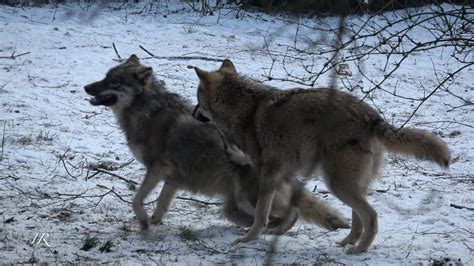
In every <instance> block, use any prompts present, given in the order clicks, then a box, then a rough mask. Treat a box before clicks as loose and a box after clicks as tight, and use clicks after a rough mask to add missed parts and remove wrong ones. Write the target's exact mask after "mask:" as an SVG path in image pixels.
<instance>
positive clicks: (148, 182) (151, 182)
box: [132, 170, 160, 231]
mask: <svg viewBox="0 0 474 266" xmlns="http://www.w3.org/2000/svg"><path fill="white" fill-rule="evenodd" d="M159 181H160V179H159V178H158V177H156V176H155V175H154V174H152V171H150V170H148V171H147V173H146V175H145V179H144V180H143V183H142V185H141V186H140V189H139V190H138V192H137V194H136V195H135V198H134V199H133V202H132V206H133V211H134V212H135V215H136V217H137V220H138V222H139V223H140V229H141V230H142V231H144V230H146V229H148V216H147V214H146V211H145V208H143V200H144V199H145V197H146V196H147V195H148V194H149V193H150V192H151V191H152V190H153V189H154V188H155V186H156V185H157V184H158V182H159Z"/></svg>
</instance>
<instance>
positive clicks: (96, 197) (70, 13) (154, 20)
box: [0, 3, 474, 265]
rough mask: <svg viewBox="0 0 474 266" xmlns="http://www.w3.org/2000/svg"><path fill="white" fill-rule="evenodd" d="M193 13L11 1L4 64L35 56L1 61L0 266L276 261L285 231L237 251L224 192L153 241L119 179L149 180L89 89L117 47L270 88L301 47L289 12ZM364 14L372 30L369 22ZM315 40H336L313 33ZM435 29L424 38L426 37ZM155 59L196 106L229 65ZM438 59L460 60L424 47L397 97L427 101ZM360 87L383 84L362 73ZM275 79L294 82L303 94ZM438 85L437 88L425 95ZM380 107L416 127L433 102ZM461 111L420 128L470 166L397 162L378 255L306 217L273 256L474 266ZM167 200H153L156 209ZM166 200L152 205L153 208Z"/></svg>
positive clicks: (468, 77) (176, 211)
mask: <svg viewBox="0 0 474 266" xmlns="http://www.w3.org/2000/svg"><path fill="white" fill-rule="evenodd" d="M186 7H187V5H186V4H185V3H175V4H173V3H169V5H168V6H167V7H165V6H161V7H158V8H157V9H156V10H157V12H156V13H153V12H152V13H150V14H134V13H133V11H134V9H121V10H115V11H113V10H112V9H108V8H99V9H97V7H95V6H91V7H90V8H84V7H82V8H81V7H80V6H78V5H61V6H59V7H58V8H53V7H49V6H47V7H41V8H11V7H6V6H0V56H10V55H11V54H12V53H13V52H15V54H16V55H19V54H21V53H26V52H29V54H26V55H22V56H18V57H16V58H15V59H7V58H1V59H0V67H1V69H0V103H1V110H2V111H1V112H0V130H1V132H2V150H1V155H0V156H1V161H0V206H1V208H0V215H1V217H2V219H3V226H2V227H1V229H0V262H2V263H21V262H58V263H66V262H94V263H115V262H118V263H153V262H154V263H160V264H165V263H166V264H168V263H174V264H199V263H204V264H208V263H239V264H262V263H264V262H265V258H266V254H267V252H268V251H269V249H270V246H271V242H272V239H273V237H272V236H269V235H263V236H262V237H260V238H259V239H258V240H256V241H252V242H250V243H247V244H240V245H238V246H235V245H232V241H234V240H235V239H236V238H237V237H239V236H241V235H243V234H244V232H245V231H244V229H242V228H239V227H237V226H234V225H232V224H231V223H229V222H227V221H225V220H224V219H223V218H222V217H221V216H220V213H219V208H220V206H219V204H218V203H219V199H208V198H206V197H201V196H199V195H192V194H190V193H187V192H184V191H183V192H182V193H180V196H181V197H182V198H181V199H176V200H175V201H174V202H173V205H172V207H171V209H170V211H169V213H168V214H167V216H166V217H165V219H164V221H163V224H162V225H159V226H153V227H152V228H151V230H150V232H149V233H148V234H147V235H144V234H142V233H140V232H139V229H138V224H137V222H136V221H135V220H134V215H133V212H132V209H131V205H130V201H131V199H132V198H133V195H134V193H135V191H134V190H133V189H134V188H133V186H130V185H128V184H127V182H125V181H123V180H121V179H120V178H118V177H116V176H114V175H111V174H108V173H113V174H115V175H118V176H120V177H123V178H125V179H128V180H132V181H135V182H137V183H140V181H141V180H142V178H143V175H144V170H143V168H142V167H141V165H140V164H139V163H138V162H136V161H134V160H133V157H132V155H131V153H130V152H129V150H128V148H127V146H126V145H125V139H124V137H123V135H122V133H121V132H120V130H119V129H118V127H117V124H116V123H115V119H114V117H113V114H112V112H111V111H110V110H107V109H106V108H100V107H94V106H91V105H90V104H89V103H88V101H87V100H86V99H87V95H86V94H85V92H84V91H83V86H84V85H86V84H89V83H91V82H93V81H97V80H99V79H102V78H103V76H104V75H105V73H106V71H107V70H108V69H109V68H110V67H112V66H114V65H116V64H117V62H116V61H115V60H116V59H117V55H116V54H115V52H114V50H113V48H112V43H114V44H115V45H116V47H117V50H118V53H119V54H120V55H121V56H122V57H123V58H127V57H128V56H130V55H131V54H137V55H138V56H139V57H141V58H147V57H149V55H148V54H146V53H145V52H144V51H143V50H142V49H140V48H139V45H141V46H143V47H144V48H145V49H147V50H149V51H150V52H152V53H154V54H155V55H156V56H162V57H171V56H202V57H208V58H220V59H224V58H230V59H232V60H233V62H234V63H235V65H236V67H237V70H238V71H239V72H240V73H243V74H245V75H249V76H250V77H253V78H255V79H258V80H262V81H263V80H265V78H264V75H266V74H268V71H269V69H270V66H271V64H272V60H271V58H270V56H268V53H267V49H266V47H265V40H267V41H269V43H270V46H269V50H271V52H272V53H275V54H276V53H282V54H283V53H284V52H285V48H284V47H283V46H282V45H281V44H287V45H290V44H292V43H293V41H294V35H295V31H296V26H295V24H294V19H292V18H289V17H286V16H284V15H274V16H270V15H266V14H263V13H257V12H246V13H245V15H244V17H243V18H235V15H236V11H235V10H227V9H224V10H223V11H222V12H221V13H219V14H215V15H214V16H201V15H200V14H198V13H197V12H190V11H189V10H184V9H185V8H186ZM139 10H140V9H139ZM135 11H136V10H135ZM348 19H349V20H350V21H353V22H354V23H356V22H357V18H354V17H350V18H348ZM337 21H338V18H334V17H327V18H313V19H312V20H309V22H308V23H312V24H314V25H319V27H325V26H326V25H327V26H328V27H332V28H336V27H337ZM313 31H314V30H313ZM300 34H301V36H309V35H311V34H316V35H318V34H319V35H324V34H326V33H325V32H324V31H323V30H321V31H320V32H315V33H312V32H311V29H300ZM425 35H426V34H424V33H423V34H422V33H420V34H419V35H418V34H417V36H419V38H425V37H424V36H425ZM328 38H329V37H328ZM426 38H428V36H426ZM279 44H280V45H279ZM321 45H323V44H321ZM307 59H308V60H309V58H307ZM281 60H282V58H281V57H277V62H276V64H275V67H274V69H273V70H272V75H274V76H276V77H280V78H284V77H285V71H284V70H283V68H282V67H281ZM142 62H143V63H144V64H147V65H150V66H152V67H153V69H154V72H155V74H156V75H157V77H158V78H160V79H163V80H165V82H166V83H167V85H168V88H169V89H170V90H173V91H175V92H177V93H179V94H181V95H183V96H185V97H186V98H188V99H190V100H191V101H192V102H196V97H195V93H196V87H197V83H198V79H197V77H196V76H195V74H194V72H193V71H192V70H189V69H187V68H186V67H187V65H197V66H199V67H200V68H202V69H208V70H211V69H215V68H217V67H218V66H219V63H217V62H213V61H205V60H171V59H165V58H162V59H157V58H148V59H143V60H142ZM287 63H288V62H287ZM323 63H324V61H321V62H317V64H323ZM289 64H291V67H292V68H291V71H293V74H295V75H303V73H304V72H303V71H302V69H301V67H300V64H299V62H298V61H297V60H294V62H290V63H289ZM381 64H383V58H382V57H369V58H366V59H365V65H366V68H368V69H370V72H368V73H369V74H370V75H371V76H372V77H374V78H375V77H378V76H380V77H382V76H383V71H382V72H381V71H380V68H381ZM288 66H289V65H287V68H288ZM382 66H383V65H382ZM433 66H436V71H439V72H447V71H450V70H452V69H455V68H456V67H457V65H456V64H455V62H454V61H453V59H451V58H449V56H447V54H441V53H437V52H436V51H435V52H429V51H428V52H420V53H417V54H416V55H414V56H413V57H412V58H410V59H409V60H408V61H407V62H405V63H404V64H403V65H402V66H401V67H400V69H399V70H398V71H397V72H396V73H395V75H394V76H392V77H391V78H390V79H389V80H388V81H387V83H385V84H384V88H386V89H387V90H389V91H392V90H393V87H395V86H396V88H397V90H398V91H399V92H401V93H403V94H404V95H410V96H412V97H419V96H420V95H421V96H423V93H426V91H425V90H428V91H431V90H430V88H431V89H432V88H433V87H434V85H433V84H435V83H436V81H437V77H436V76H435V75H434V74H433ZM350 67H351V70H352V72H355V71H356V69H355V68H353V66H350ZM473 74H474V72H473V69H472V67H471V68H468V69H467V70H465V71H464V72H463V73H462V74H461V75H460V76H459V77H458V78H457V79H456V82H455V83H454V84H452V85H451V88H454V89H455V90H456V91H457V92H462V95H463V96H464V97H465V98H470V97H471V99H472V97H473V96H474V92H473V90H472V85H473V84H474V83H473V80H474V75H473ZM329 79H330V76H329V74H328V75H325V76H323V77H322V78H321V80H320V81H319V82H318V85H322V86H324V85H327V84H328V82H329ZM350 79H352V81H353V82H354V83H357V82H359V83H361V84H362V86H365V87H367V86H369V85H370V84H368V83H367V82H366V81H365V82H364V81H361V80H360V76H358V75H354V76H352V77H350ZM266 82H268V81H266ZM268 83H269V84H272V85H275V86H278V87H281V88H289V87H291V86H295V85H294V84H292V85H290V84H289V83H285V82H278V81H272V82H268ZM422 86H423V88H425V89H423V90H422V89H420V88H422ZM367 101H368V102H369V103H370V104H373V105H375V106H378V107H379V109H380V110H382V111H383V112H384V115H385V117H386V118H387V119H388V120H389V121H391V122H392V123H394V124H395V125H401V124H402V123H403V122H404V121H405V120H406V119H407V118H408V116H409V115H410V114H411V112H412V111H413V109H414V106H416V104H417V103H413V102H410V101H407V100H403V99H401V98H397V97H393V96H391V95H390V94H388V93H383V92H379V91H377V92H376V93H374V94H373V95H372V96H371V99H370V100H367ZM459 105H461V104H460V102H459V100H458V99H456V98H455V97H451V96H450V95H448V94H447V93H445V92H439V93H436V94H435V95H434V96H433V97H432V98H430V99H429V100H428V101H427V102H426V103H425V105H423V107H422V108H421V109H420V111H419V112H418V113H417V114H416V115H415V116H414V118H413V119H412V120H410V122H409V123H408V125H409V126H416V127H420V128H424V129H427V130H431V131H433V132H437V133H438V134H440V135H441V136H442V137H443V139H444V140H445V141H446V142H447V143H448V145H449V147H450V149H451V151H452V157H453V158H454V163H453V164H452V165H451V166H450V168H449V170H443V169H440V168H439V167H438V166H436V165H434V164H430V163H426V162H420V161H417V160H415V159H410V158H401V157H395V156H391V155H388V156H386V164H385V168H384V173H383V178H381V179H380V180H378V181H377V182H376V183H375V184H374V186H373V193H372V195H371V196H369V201H370V202H371V204H373V206H374V208H375V209H376V210H377V212H378V214H379V232H378V234H377V236H376V239H375V241H374V244H373V245H372V247H371V248H370V249H369V251H368V252H367V253H365V254H361V255H346V254H345V253H344V249H343V248H340V247H338V246H336V245H335V241H337V240H341V239H342V238H343V237H344V236H345V235H346V234H347V233H348V230H339V231H336V232H326V231H325V230H322V229H320V228H318V227H315V226H313V225H310V224H305V223H303V222H298V223H297V224H296V225H295V226H294V227H293V228H292V229H291V230H290V231H289V232H288V233H287V234H286V235H284V236H281V237H280V238H279V239H278V242H277V246H276V253H275V254H274V255H273V258H272V259H273V262H278V263H305V264H306V263H308V264H309V263H343V264H373V265H379V264H402V263H403V264H405V263H409V264H412V263H422V264H427V263H432V262H433V261H434V260H441V259H444V258H449V259H451V260H454V261H458V259H460V262H461V263H462V264H464V265H471V264H473V263H474V260H473V248H474V235H473V234H474V232H473V228H474V226H473V221H474V212H473V211H472V209H471V210H468V209H457V208H453V207H450V204H457V205H461V206H467V207H470V208H472V207H474V197H473V196H474V195H473V182H474V178H473V175H472V170H473V166H474V163H473V162H474V151H473V148H472V147H473V143H474V142H473V139H474V130H473V126H474V115H473V109H472V105H471V106H466V107H464V108H451V107H452V106H459ZM456 131H458V132H459V133H460V134H457V133H455V132H456ZM93 164H101V165H102V166H103V168H104V167H105V168H106V169H105V170H106V171H107V172H108V173H105V172H101V173H98V174H96V175H94V176H92V174H94V173H95V172H96V171H94V170H93V169H89V170H88V166H89V165H93ZM91 176H92V177H91ZM315 186H317V192H316V193H317V194H318V196H320V197H324V198H325V200H327V201H328V202H329V203H330V204H331V205H333V206H335V207H336V208H337V209H339V210H340V211H341V212H343V213H344V215H345V216H346V217H350V209H349V208H348V207H347V206H344V205H343V204H342V203H341V202H340V201H338V200H337V199H336V198H335V197H334V196H332V195H331V194H328V193H326V192H325V191H326V188H325V187H324V184H323V183H322V182H321V181H320V180H318V179H312V180H310V181H308V183H307V187H308V189H311V190H312V189H313V188H314V187H315ZM158 191H159V189H156V191H155V192H154V193H153V195H152V196H150V197H149V198H148V202H150V203H154V202H153V201H154V200H155V199H156V198H157V196H158ZM190 198H192V199H199V200H202V201H204V202H207V204H202V203H198V202H195V201H192V200H189V199H190ZM152 206H153V204H147V210H148V211H149V212H151V210H152ZM43 233H45V234H49V235H46V240H47V242H48V245H49V246H48V245H46V244H45V243H44V242H40V243H38V242H35V243H32V241H33V239H34V238H35V236H36V235H37V234H39V235H42V234H43ZM87 237H95V238H97V240H98V243H99V244H98V245H97V246H96V247H94V248H92V249H90V250H88V251H85V250H81V248H82V247H83V245H84V243H85V240H86V238H87ZM107 240H111V241H112V243H113V247H112V248H111V251H110V252H101V251H100V250H99V247H100V246H102V245H104V244H105V242H106V241H107Z"/></svg>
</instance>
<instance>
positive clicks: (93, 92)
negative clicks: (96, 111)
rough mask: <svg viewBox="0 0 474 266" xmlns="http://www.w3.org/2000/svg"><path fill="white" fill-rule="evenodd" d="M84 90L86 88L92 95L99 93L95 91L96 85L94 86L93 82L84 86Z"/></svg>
mask: <svg viewBox="0 0 474 266" xmlns="http://www.w3.org/2000/svg"><path fill="white" fill-rule="evenodd" d="M84 90H85V91H86V92H87V93H88V94H90V95H95V94H97V93H96V91H95V89H94V87H93V86H92V84H89V85H86V86H84Z"/></svg>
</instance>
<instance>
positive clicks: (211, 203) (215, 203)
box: [176, 197, 222, 206]
mask: <svg viewBox="0 0 474 266" xmlns="http://www.w3.org/2000/svg"><path fill="white" fill-rule="evenodd" d="M176 199H180V200H188V201H194V202H197V203H200V204H204V205H216V206H219V205H222V203H221V202H207V201H202V200H198V199H193V198H185V197H176Z"/></svg>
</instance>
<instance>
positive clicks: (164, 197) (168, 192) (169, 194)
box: [150, 181, 178, 224]
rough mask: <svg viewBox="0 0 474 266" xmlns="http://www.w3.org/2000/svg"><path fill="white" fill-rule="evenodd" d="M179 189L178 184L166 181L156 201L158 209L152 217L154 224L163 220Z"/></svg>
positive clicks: (151, 220)
mask: <svg viewBox="0 0 474 266" xmlns="http://www.w3.org/2000/svg"><path fill="white" fill-rule="evenodd" d="M177 191H178V188H177V187H176V186H174V185H171V184H170V183H169V182H166V181H165V184H164V185H163V188H162V189H161V192H160V196H159V197H158V202H157V203H156V209H155V211H154V212H153V215H152V216H151V219H150V222H151V223H152V224H158V223H160V222H161V219H163V216H164V215H165V214H166V212H168V210H169V208H170V205H171V202H172V201H173V199H174V196H175V195H176V192H177Z"/></svg>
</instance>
